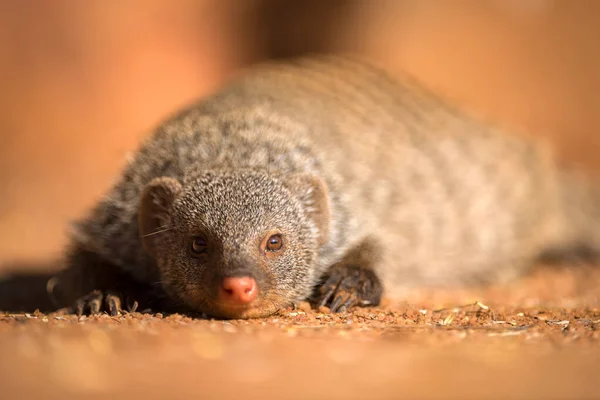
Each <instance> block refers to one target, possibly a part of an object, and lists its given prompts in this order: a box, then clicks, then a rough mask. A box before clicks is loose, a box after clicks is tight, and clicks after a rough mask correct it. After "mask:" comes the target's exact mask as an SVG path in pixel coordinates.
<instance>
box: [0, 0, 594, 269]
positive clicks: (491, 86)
mask: <svg viewBox="0 0 600 400" xmlns="http://www.w3.org/2000/svg"><path fill="white" fill-rule="evenodd" d="M599 40H600V3H599V2H594V1H591V0H590V1H585V0H582V1H578V2H567V1H552V0H519V1H517V0H510V1H509V0H498V1H485V2H482V1H467V0H456V1H453V2H439V1H437V2H436V1H416V0H413V1H391V0H389V1H383V0H380V1H339V0H330V1H327V2H319V1H304V2H285V1H277V0H246V1H236V0H203V1H195V0H179V1H177V2H171V1H167V0H144V1H142V0H131V1H128V2H118V1H115V0H112V1H110V0H109V1H99V0H89V1H86V2H77V1H75V0H56V1H53V2H35V3H33V2H7V1H6V2H2V3H0V80H1V87H2V90H1V91H0V185H1V186H0V193H1V196H0V272H1V271H2V269H4V270H6V269H8V268H9V267H10V265H11V264H12V263H14V262H20V261H32V262H38V261H47V260H50V259H53V258H55V257H56V256H57V255H59V254H60V250H61V248H62V246H63V245H64V243H65V239H66V232H67V228H68V223H69V221H70V220H72V219H73V218H77V217H79V216H81V215H83V213H84V212H85V210H86V209H87V208H88V207H90V206H91V205H92V204H93V202H94V201H95V200H96V199H97V198H98V197H99V196H100V195H102V193H103V192H104V191H105V190H107V188H108V187H109V185H110V183H111V182H112V180H113V179H114V178H115V176H116V174H118V171H119V169H120V167H121V166H122V165H123V163H124V161H125V158H126V156H127V153H128V152H129V151H131V150H133V149H135V147H136V146H137V144H138V143H139V141H140V140H141V139H142V138H143V137H145V136H146V135H147V134H148V133H149V132H150V131H151V129H152V128H153V127H154V126H155V125H156V124H157V123H158V122H160V121H161V120H162V119H164V118H165V117H166V116H168V115H169V114H170V113H172V112H174V111H175V110H176V109H177V108H178V107H180V106H182V105H184V104H186V103H189V102H190V101H192V100H194V99H196V98H198V97H202V96H206V95H208V94H209V93H210V92H212V91H214V90H216V89H217V88H218V87H219V85H221V84H222V83H223V82H225V81H226V80H227V79H229V78H230V77H232V76H233V75H235V74H236V73H237V72H238V71H240V70H241V69H243V68H244V67H245V66H247V65H248V64H250V63H253V62H256V61H259V60H263V59H266V58H276V57H282V56H290V55H295V54H300V53H304V52H314V51H352V52H359V53H362V54H364V55H366V56H368V57H370V58H372V59H374V60H376V61H377V62H379V63H381V64H383V65H384V66H386V67H387V68H388V69H389V70H390V71H391V72H392V73H396V72H399V71H402V70H406V71H408V72H409V73H411V74H413V75H415V76H417V77H418V78H419V79H421V80H422V81H423V82H424V83H425V84H426V85H428V86H430V87H431V88H433V89H435V90H436V91H438V92H440V93H442V94H443V95H445V96H446V97H449V98H450V99H453V100H455V101H456V102H458V103H460V104H463V105H464V106H465V107H467V108H469V109H471V110H473V111H474V112H476V113H479V114H481V115H483V116H485V117H487V118H488V119H491V120H494V121H497V122H499V123H501V124H504V125H506V126H507V127H514V128H519V129H524V130H526V131H528V132H529V133H531V134H533V135H536V136H539V137H544V138H548V139H549V140H551V142H552V143H553V144H554V145H555V148H556V149H557V151H558V153H559V155H560V158H561V160H562V161H563V162H564V163H565V164H567V165H570V166H574V167H578V168H582V169H585V170H586V171H589V172H590V173H594V172H598V171H600V157H597V155H596V153H597V149H598V148H600V137H599V136H598V135H597V134H596V133H595V130H596V127H597V126H600V113H599V112H598V111H597V110H598V107H599V105H600V74H599V73H598V71H600V45H599V44H598V43H599ZM32 265H35V264H32Z"/></svg>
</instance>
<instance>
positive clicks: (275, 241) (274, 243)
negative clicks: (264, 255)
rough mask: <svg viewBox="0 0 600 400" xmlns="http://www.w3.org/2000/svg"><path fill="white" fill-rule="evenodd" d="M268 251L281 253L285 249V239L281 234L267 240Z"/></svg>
mask: <svg viewBox="0 0 600 400" xmlns="http://www.w3.org/2000/svg"><path fill="white" fill-rule="evenodd" d="M266 247H267V250H268V251H279V250H281V247H283V238H282V237H281V235H280V234H276V235H272V236H270V237H269V239H267V246H266Z"/></svg>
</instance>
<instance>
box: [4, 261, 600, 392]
mask: <svg viewBox="0 0 600 400" xmlns="http://www.w3.org/2000/svg"><path fill="white" fill-rule="evenodd" d="M598 287H600V270H598V269H596V268H590V269H588V268H577V269H571V270H540V271H538V272H535V273H534V274H533V275H532V276H530V277H528V278H525V279H524V280H522V281H520V282H515V283H514V284H511V285H508V286H502V287H492V288H487V289H479V290H462V291H457V290H446V291H440V290H436V291H430V292H428V293H425V292H420V293H418V294H415V295H414V296H413V297H410V298H409V299H407V301H405V302H402V303H393V304H392V303H390V302H389V301H388V302H384V304H383V305H382V306H381V307H380V308H365V309H362V308H361V309H355V310H352V311H351V312H349V313H343V314H331V313H329V311H328V309H326V308H321V309H318V310H313V309H311V308H310V306H309V305H308V304H298V305H297V306H296V308H295V309H293V308H289V309H286V310H282V311H281V312H279V313H278V314H276V315H274V316H271V317H269V318H265V319H256V320H249V321H244V320H230V321H219V320H205V319H200V318H195V317H193V316H183V315H178V314H175V315H164V316H163V315H162V314H160V313H158V314H140V313H133V314H124V315H122V316H119V317H110V316H108V315H99V316H93V317H79V318H78V317H77V316H73V315H65V314H64V313H62V312H60V311H59V312H54V313H49V314H43V313H40V312H33V313H15V312H6V313H0V354H2V356H1V357H0V388H1V390H2V391H3V396H2V398H4V399H17V398H19V399H24V398H42V397H43V398H63V399H64V398H105V397H110V398H132V397H134V398H135V397H138V396H144V398H194V397H195V398H202V399H207V398H215V399H223V398H244V399H255V398H261V399H264V398H276V399H308V398H327V399H337V398H340V399H342V398H343V399H353V398H356V399H366V398H400V397H404V398H461V399H467V398H498V399H500V398H502V399H510V398H540V399H564V398H578V399H583V398H600V386H599V381H598V379H599V378H598V377H599V376H600V346H599V343H600V292H599V291H598V290H596V288H598Z"/></svg>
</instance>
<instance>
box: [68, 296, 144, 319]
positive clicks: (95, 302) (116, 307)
mask: <svg viewBox="0 0 600 400" xmlns="http://www.w3.org/2000/svg"><path fill="white" fill-rule="evenodd" d="M138 307H139V303H138V302H137V301H136V300H133V299H132V298H130V297H128V296H125V295H123V294H122V293H119V292H115V291H105V292H103V291H101V290H94V291H93V292H90V293H88V294H87V295H85V296H83V297H81V298H79V299H77V300H76V301H75V304H74V305H73V308H74V312H75V313H77V315H79V316H81V315H84V314H87V313H89V314H91V315H96V314H100V313H101V312H103V311H106V312H107V313H108V314H110V315H111V316H113V317H115V316H117V315H119V313H120V312H121V311H124V310H127V311H128V312H135V311H136V310H137V309H138Z"/></svg>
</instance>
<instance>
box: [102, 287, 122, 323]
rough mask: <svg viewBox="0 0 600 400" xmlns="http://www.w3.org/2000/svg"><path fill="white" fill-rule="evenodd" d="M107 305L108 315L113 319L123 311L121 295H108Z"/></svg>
mask: <svg viewBox="0 0 600 400" xmlns="http://www.w3.org/2000/svg"><path fill="white" fill-rule="evenodd" d="M106 305H107V307H108V313H109V314H110V315H111V316H112V317H116V316H118V315H119V312H120V311H121V298H120V297H119V295H117V294H114V293H110V294H107V295H106Z"/></svg>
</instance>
